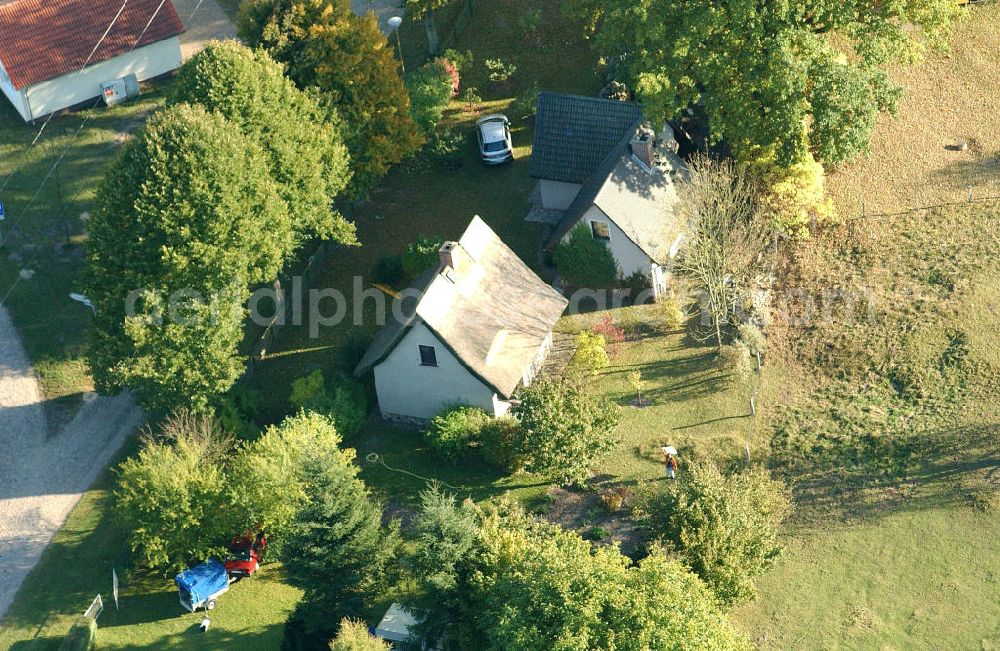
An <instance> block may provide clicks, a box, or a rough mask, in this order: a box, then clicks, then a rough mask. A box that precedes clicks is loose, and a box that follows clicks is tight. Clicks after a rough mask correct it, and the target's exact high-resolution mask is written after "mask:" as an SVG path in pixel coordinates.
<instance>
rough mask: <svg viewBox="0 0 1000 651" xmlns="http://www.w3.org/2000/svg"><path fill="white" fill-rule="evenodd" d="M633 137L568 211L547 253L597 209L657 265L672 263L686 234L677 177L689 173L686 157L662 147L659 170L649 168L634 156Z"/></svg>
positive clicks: (627, 137) (599, 168) (627, 138)
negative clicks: (675, 246) (672, 252)
mask: <svg viewBox="0 0 1000 651" xmlns="http://www.w3.org/2000/svg"><path fill="white" fill-rule="evenodd" d="M632 135H633V134H632V133H628V134H626V135H625V137H623V138H622V139H621V141H620V142H619V143H618V144H617V145H615V147H614V148H612V149H611V151H610V152H609V153H608V155H607V156H605V158H604V160H602V161H601V162H600V164H599V165H598V166H597V169H596V170H595V171H594V175H593V176H592V177H591V178H590V179H589V180H588V181H587V183H585V184H584V185H583V187H582V188H580V192H579V193H578V194H577V195H576V198H575V199H574V200H573V203H571V204H570V206H569V208H567V209H566V213H565V214H564V215H563V218H562V220H561V221H560V222H559V224H558V225H557V226H556V228H555V229H554V230H553V232H552V234H551V235H550V236H549V238H548V240H547V241H546V243H545V248H547V249H552V248H553V247H554V246H555V245H556V244H558V243H559V242H560V240H562V238H564V237H565V236H566V235H567V234H568V233H569V232H570V231H571V230H572V229H573V228H574V227H576V225H577V224H578V223H579V222H580V219H581V218H582V217H583V216H584V214H586V212H587V211H588V210H589V209H590V207H591V206H597V207H598V208H599V209H600V210H601V212H603V213H604V215H605V216H607V217H608V219H610V220H611V221H613V222H614V223H615V224H616V225H617V226H618V228H620V229H621V230H622V232H624V233H625V234H626V235H627V236H628V238H629V239H631V240H632V241H633V242H634V243H635V244H636V246H638V247H639V248H640V249H642V251H643V252H645V253H646V255H648V256H649V257H650V258H651V259H652V260H654V261H655V262H657V263H659V264H664V263H666V261H667V259H668V258H669V249H670V245H671V243H672V242H673V241H674V240H675V239H676V237H677V236H678V235H679V234H680V233H681V231H682V230H683V224H682V222H681V217H680V215H679V214H678V212H677V211H676V206H677V202H678V201H679V199H678V196H677V189H676V187H675V186H674V182H673V178H672V176H671V174H672V173H683V172H684V170H685V169H686V167H685V165H684V162H683V161H682V160H681V159H680V157H678V156H677V155H676V154H675V153H674V152H673V151H672V150H669V149H666V148H663V147H662V146H661V147H659V148H658V149H657V159H658V162H659V164H658V166H657V167H656V168H654V169H650V168H648V167H645V166H644V165H642V164H640V163H639V161H638V160H637V159H636V158H635V157H634V156H632V153H631V146H630V141H631V138H632Z"/></svg>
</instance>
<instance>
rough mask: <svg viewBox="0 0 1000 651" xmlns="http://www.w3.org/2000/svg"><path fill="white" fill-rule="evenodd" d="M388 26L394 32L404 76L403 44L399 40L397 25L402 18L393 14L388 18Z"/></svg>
mask: <svg viewBox="0 0 1000 651" xmlns="http://www.w3.org/2000/svg"><path fill="white" fill-rule="evenodd" d="M388 23H389V27H391V28H392V30H393V31H394V32H396V49H398V50H399V67H400V68H402V70H403V76H404V77H405V76H406V62H405V61H403V44H402V43H400V42H399V26H400V25H402V24H403V19H402V18H401V17H399V16H393V17H392V18H390V19H389V20H388Z"/></svg>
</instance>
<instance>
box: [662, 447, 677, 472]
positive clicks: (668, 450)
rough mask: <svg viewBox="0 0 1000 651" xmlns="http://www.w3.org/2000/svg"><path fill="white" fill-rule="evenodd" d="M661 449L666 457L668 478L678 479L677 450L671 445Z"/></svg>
mask: <svg viewBox="0 0 1000 651" xmlns="http://www.w3.org/2000/svg"><path fill="white" fill-rule="evenodd" d="M660 449H661V450H663V454H664V456H665V457H666V465H667V479H677V450H675V449H674V448H673V447H670V446H668V447H665V448H660Z"/></svg>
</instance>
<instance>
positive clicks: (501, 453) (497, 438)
mask: <svg viewBox="0 0 1000 651" xmlns="http://www.w3.org/2000/svg"><path fill="white" fill-rule="evenodd" d="M518 427H520V425H519V423H518V422H517V420H516V419H514V418H510V417H505V418H492V419H490V422H488V423H486V425H485V426H484V427H483V428H482V430H480V432H479V438H480V449H481V451H482V455H483V460H484V461H486V463H488V464H490V465H493V466H496V467H497V468H501V469H503V470H505V471H506V472H509V473H514V472H518V471H520V470H521V469H522V468H523V467H524V464H525V459H524V457H523V456H522V455H521V454H520V453H519V452H518V448H517V443H518V440H519V436H518Z"/></svg>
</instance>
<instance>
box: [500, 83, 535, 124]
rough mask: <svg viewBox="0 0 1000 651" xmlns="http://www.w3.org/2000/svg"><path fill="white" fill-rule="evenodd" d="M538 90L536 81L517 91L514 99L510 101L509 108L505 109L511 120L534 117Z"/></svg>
mask: <svg viewBox="0 0 1000 651" xmlns="http://www.w3.org/2000/svg"><path fill="white" fill-rule="evenodd" d="M538 90H539V86H538V82H537V81H536V82H534V83H533V84H532V85H531V86H529V87H528V88H525V89H524V90H522V91H521V92H520V93H518V95H517V97H516V98H514V101H513V102H511V104H510V108H509V109H507V115H508V116H510V119H511V120H527V119H528V118H532V117H535V110H536V109H537V107H538Z"/></svg>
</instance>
